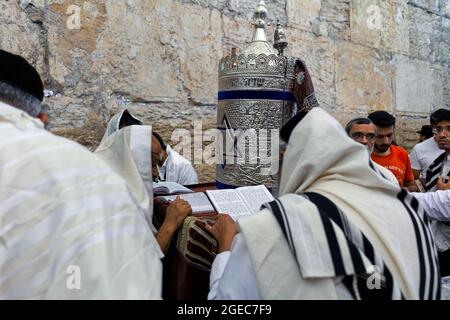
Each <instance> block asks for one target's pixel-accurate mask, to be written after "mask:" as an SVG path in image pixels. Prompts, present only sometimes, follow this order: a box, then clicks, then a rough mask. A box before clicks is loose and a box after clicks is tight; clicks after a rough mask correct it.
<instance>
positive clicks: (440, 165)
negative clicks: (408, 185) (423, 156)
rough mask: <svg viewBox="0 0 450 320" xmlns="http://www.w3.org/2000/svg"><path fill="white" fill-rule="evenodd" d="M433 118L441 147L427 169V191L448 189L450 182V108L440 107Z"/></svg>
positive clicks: (435, 137) (435, 133)
mask: <svg viewBox="0 0 450 320" xmlns="http://www.w3.org/2000/svg"><path fill="white" fill-rule="evenodd" d="M431 118H432V119H433V122H434V125H433V134H434V139H435V140H436V143H437V145H438V147H439V149H440V154H439V156H438V157H436V158H435V159H434V161H433V163H432V164H430V166H429V167H428V169H427V173H426V182H425V189H426V190H427V191H429V190H433V189H436V188H437V187H438V186H439V189H446V188H447V187H448V185H449V184H450V183H449V182H448V179H449V176H450V110H448V109H439V110H437V111H435V112H433V114H432V115H431Z"/></svg>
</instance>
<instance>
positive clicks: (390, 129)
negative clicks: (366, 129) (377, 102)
mask: <svg viewBox="0 0 450 320" xmlns="http://www.w3.org/2000/svg"><path fill="white" fill-rule="evenodd" d="M377 131H378V134H387V133H390V132H393V131H394V126H390V127H386V128H381V127H377Z"/></svg>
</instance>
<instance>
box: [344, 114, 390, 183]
mask: <svg viewBox="0 0 450 320" xmlns="http://www.w3.org/2000/svg"><path fill="white" fill-rule="evenodd" d="M345 131H346V132H347V134H348V135H349V137H350V138H352V139H353V140H355V141H356V142H358V143H360V144H362V145H364V146H366V148H367V151H368V152H369V156H370V155H371V154H372V152H373V149H374V147H375V138H376V136H377V127H376V126H375V124H374V123H373V122H372V121H371V120H370V119H368V118H356V119H353V120H350V122H349V123H347V125H346V126H345ZM373 164H374V165H375V167H376V168H377V169H378V170H379V171H380V172H381V173H382V174H383V175H384V177H385V178H386V179H388V180H389V181H390V182H392V183H394V184H396V185H398V181H397V178H396V177H395V176H394V174H393V173H392V172H391V171H389V170H388V169H386V168H385V167H383V166H380V165H379V164H378V163H376V162H373Z"/></svg>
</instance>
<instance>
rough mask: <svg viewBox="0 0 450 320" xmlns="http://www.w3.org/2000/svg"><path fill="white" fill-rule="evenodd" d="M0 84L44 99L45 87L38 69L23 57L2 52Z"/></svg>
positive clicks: (0, 58)
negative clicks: (5, 84)
mask: <svg viewBox="0 0 450 320" xmlns="http://www.w3.org/2000/svg"><path fill="white" fill-rule="evenodd" d="M0 82H4V83H7V84H9V85H11V86H13V87H15V88H18V89H21V90H22V91H24V92H26V93H28V94H30V95H32V96H33V97H35V98H36V99H38V100H39V101H42V99H43V98H44V85H43V84H42V80H41V77H40V76H39V74H38V72H37V71H36V69H35V68H34V67H33V66H32V65H30V64H29V63H28V62H27V61H26V60H25V59H24V58H22V57H21V56H18V55H15V54H11V53H9V52H6V51H3V50H0Z"/></svg>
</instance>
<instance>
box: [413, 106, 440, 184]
mask: <svg viewBox="0 0 450 320" xmlns="http://www.w3.org/2000/svg"><path fill="white" fill-rule="evenodd" d="M433 114H434V113H432V114H431V116H430V123H431V126H429V128H430V129H429V130H430V132H431V137H430V138H428V139H426V140H424V141H423V142H421V143H418V144H416V145H415V146H414V148H413V149H412V150H411V153H410V160H411V168H412V171H413V174H414V179H416V180H417V179H420V182H421V183H422V184H423V185H425V177H426V173H427V169H428V167H429V166H430V165H431V164H432V163H433V161H434V160H435V159H436V158H437V157H438V156H439V155H441V154H442V151H441V149H439V147H438V144H437V142H436V139H435V137H434V135H433V131H432V126H433V125H435V124H436V123H435V122H436V121H435V119H434V117H433ZM423 127H425V126H423ZM423 127H422V131H423Z"/></svg>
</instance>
